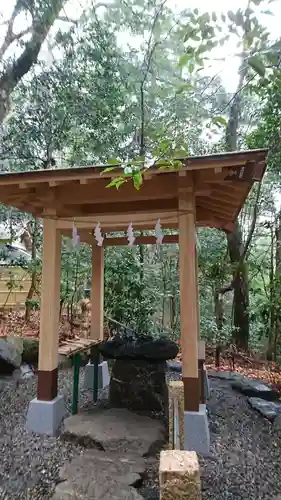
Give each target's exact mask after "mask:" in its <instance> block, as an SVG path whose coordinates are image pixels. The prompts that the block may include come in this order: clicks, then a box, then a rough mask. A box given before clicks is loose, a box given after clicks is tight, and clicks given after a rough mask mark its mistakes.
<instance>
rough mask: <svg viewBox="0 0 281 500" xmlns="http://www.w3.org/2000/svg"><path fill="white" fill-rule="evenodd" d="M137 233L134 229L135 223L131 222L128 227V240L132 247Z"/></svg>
mask: <svg viewBox="0 0 281 500" xmlns="http://www.w3.org/2000/svg"><path fill="white" fill-rule="evenodd" d="M135 239H136V237H135V235H134V230H133V224H132V222H130V224H129V226H128V229H127V240H128V245H129V247H132V246H133V244H134V243H135Z"/></svg>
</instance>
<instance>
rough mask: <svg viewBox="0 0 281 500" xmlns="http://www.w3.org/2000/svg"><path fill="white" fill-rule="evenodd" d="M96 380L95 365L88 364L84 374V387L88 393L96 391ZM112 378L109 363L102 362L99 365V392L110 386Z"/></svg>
mask: <svg viewBox="0 0 281 500" xmlns="http://www.w3.org/2000/svg"><path fill="white" fill-rule="evenodd" d="M94 378H95V365H94V364H92V363H88V364H87V365H86V366H85V373H84V387H85V389H87V390H88V391H92V390H93V389H94ZM109 381H110V376H109V371H108V363H107V361H102V363H100V364H99V365H98V390H101V389H104V388H105V387H107V386H108V385H109Z"/></svg>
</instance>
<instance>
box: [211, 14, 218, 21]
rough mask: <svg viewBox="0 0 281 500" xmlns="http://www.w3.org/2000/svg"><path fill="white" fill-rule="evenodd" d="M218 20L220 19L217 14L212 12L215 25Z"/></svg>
mask: <svg viewBox="0 0 281 500" xmlns="http://www.w3.org/2000/svg"><path fill="white" fill-rule="evenodd" d="M217 19H218V16H217V14H216V13H215V12H212V20H213V21H214V23H216V22H217Z"/></svg>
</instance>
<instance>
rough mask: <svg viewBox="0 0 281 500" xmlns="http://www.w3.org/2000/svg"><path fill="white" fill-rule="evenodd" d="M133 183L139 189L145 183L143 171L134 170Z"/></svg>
mask: <svg viewBox="0 0 281 500" xmlns="http://www.w3.org/2000/svg"><path fill="white" fill-rule="evenodd" d="M133 183H134V187H135V188H136V189H137V190H139V189H140V187H141V185H142V183H143V177H142V173H141V172H134V173H133Z"/></svg>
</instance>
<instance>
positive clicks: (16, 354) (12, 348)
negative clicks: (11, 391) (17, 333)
mask: <svg viewBox="0 0 281 500" xmlns="http://www.w3.org/2000/svg"><path fill="white" fill-rule="evenodd" d="M20 364H21V353H20V351H19V349H17V347H16V345H14V344H12V343H11V342H8V341H6V340H3V339H0V374H3V375H11V374H12V373H13V371H14V370H15V368H19V367H20Z"/></svg>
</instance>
